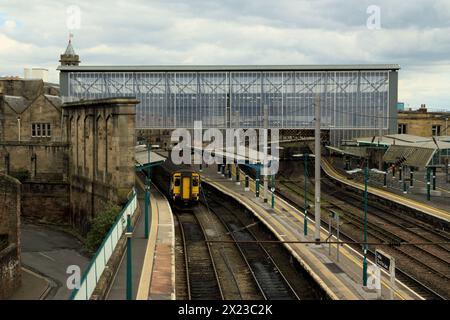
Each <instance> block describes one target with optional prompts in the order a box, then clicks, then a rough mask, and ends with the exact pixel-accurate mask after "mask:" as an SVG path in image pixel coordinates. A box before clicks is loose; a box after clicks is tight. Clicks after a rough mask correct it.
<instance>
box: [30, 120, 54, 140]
mask: <svg viewBox="0 0 450 320" xmlns="http://www.w3.org/2000/svg"><path fill="white" fill-rule="evenodd" d="M31 136H32V137H33V138H50V137H51V136H52V129H51V125H50V123H33V124H32V125H31Z"/></svg>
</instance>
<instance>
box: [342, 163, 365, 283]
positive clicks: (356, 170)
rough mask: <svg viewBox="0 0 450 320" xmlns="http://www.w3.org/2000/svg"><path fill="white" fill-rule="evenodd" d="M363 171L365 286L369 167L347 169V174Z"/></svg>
mask: <svg viewBox="0 0 450 320" xmlns="http://www.w3.org/2000/svg"><path fill="white" fill-rule="evenodd" d="M361 171H364V245H363V256H364V258H363V286H364V287H366V286H367V249H368V248H367V200H368V183H369V168H368V167H367V166H365V167H364V170H362V169H355V170H350V171H347V173H349V174H355V173H357V172H361Z"/></svg>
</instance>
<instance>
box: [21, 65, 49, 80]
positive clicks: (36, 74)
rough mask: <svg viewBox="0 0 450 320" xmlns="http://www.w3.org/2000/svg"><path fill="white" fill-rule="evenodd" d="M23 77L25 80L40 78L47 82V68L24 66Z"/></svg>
mask: <svg viewBox="0 0 450 320" xmlns="http://www.w3.org/2000/svg"><path fill="white" fill-rule="evenodd" d="M23 78H24V79H25V80H42V81H44V82H48V69H45V68H24V69H23Z"/></svg>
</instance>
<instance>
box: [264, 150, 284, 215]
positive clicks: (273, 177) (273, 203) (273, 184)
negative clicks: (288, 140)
mask: <svg viewBox="0 0 450 320" xmlns="http://www.w3.org/2000/svg"><path fill="white" fill-rule="evenodd" d="M264 149H265V150H266V151H265V154H266V155H267V150H268V149H271V147H265V148H264ZM275 149H277V150H283V149H284V147H280V146H275ZM271 161H279V159H272V160H271ZM266 171H268V169H267V170H266ZM266 174H268V172H266ZM275 175H276V172H272V178H271V180H272V181H271V188H270V191H271V192H272V202H271V207H272V209H273V208H275ZM266 179H267V175H266V176H265V177H264V181H266Z"/></svg>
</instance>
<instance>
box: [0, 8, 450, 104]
mask: <svg viewBox="0 0 450 320" xmlns="http://www.w3.org/2000/svg"><path fill="white" fill-rule="evenodd" d="M373 6H377V7H378V8H379V19H378V15H377V12H376V8H375V10H374V9H373ZM368 9H369V10H368ZM78 11H79V13H80V15H79V19H78V15H77V12H78ZM368 11H369V12H368ZM69 28H72V29H73V31H72V33H73V34H74V39H73V44H74V47H75V50H76V51H77V53H78V54H79V55H80V57H81V60H82V64H83V65H87V64H91V65H95V64H97V65H98V64H102V65H105V64H106V65H108V64H111V65H114V64H141V65H146V64H147V65H148V64H340V63H345V64H350V63H397V64H400V66H401V68H402V69H401V70H400V76H399V78H400V84H399V100H400V101H404V102H405V103H406V104H407V105H408V104H409V105H410V106H411V107H413V108H414V107H417V106H419V105H420V104H421V103H426V104H427V105H428V106H429V107H431V108H435V109H448V110H450V0H410V1H403V0H402V1H398V0H381V1H377V0H369V1H366V0H345V1H344V0H341V1H333V0H303V1H301V0H273V1H272V0H184V1H181V0H165V1H150V0H96V1H84V0H83V1H75V0H73V1H65V0H37V1H29V0H0V76H2V75H20V76H22V75H23V68H24V67H47V68H49V72H50V80H51V81H53V82H58V72H57V71H56V67H57V65H58V62H57V61H58V59H59V55H60V54H61V53H62V52H63V51H64V49H65V46H66V44H67V40H68V34H69Z"/></svg>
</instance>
